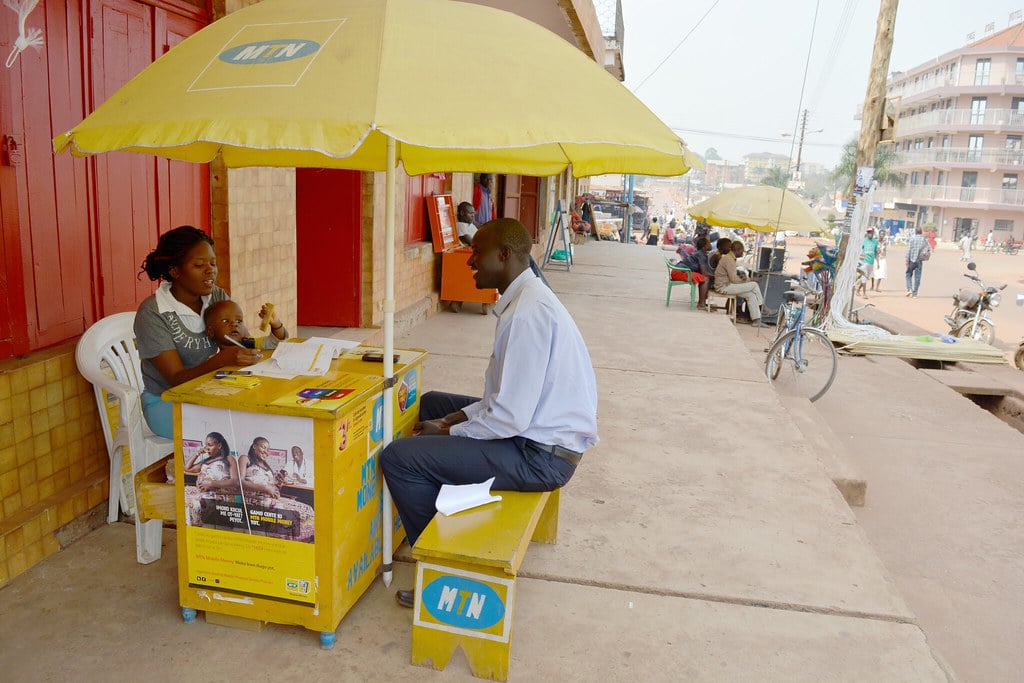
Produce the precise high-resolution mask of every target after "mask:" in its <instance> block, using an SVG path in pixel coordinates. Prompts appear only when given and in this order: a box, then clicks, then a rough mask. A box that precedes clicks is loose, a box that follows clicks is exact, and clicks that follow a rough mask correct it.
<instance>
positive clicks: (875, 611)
mask: <svg viewBox="0 0 1024 683" xmlns="http://www.w3.org/2000/svg"><path fill="white" fill-rule="evenodd" d="M576 259H577V261H576V265H575V266H574V268H573V270H572V272H571V273H566V272H564V271H561V272H559V271H557V270H555V269H554V268H551V269H549V270H548V271H546V274H547V276H548V278H549V280H550V281H551V284H552V286H553V287H554V288H555V290H556V291H558V292H559V294H560V296H561V298H562V300H563V301H564V302H565V304H566V306H567V307H568V308H569V310H570V311H571V312H572V313H573V315H574V316H575V317H576V319H577V322H578V324H579V326H580V329H581V330H582V332H583V335H584V337H585V338H586V340H587V342H588V345H589V348H590V351H591V355H592V357H593V360H594V365H595V369H596V371H597V379H598V387H599V392H600V408H599V417H600V422H599V425H600V434H601V443H600V444H599V445H598V446H597V447H595V448H593V449H591V450H590V451H588V452H587V454H586V457H585V458H584V462H583V464H582V465H581V466H580V469H579V470H578V472H577V474H576V476H575V477H574V479H573V480H572V481H571V482H570V484H569V486H568V487H567V488H566V490H565V491H564V493H563V496H562V507H561V510H562V512H561V525H560V531H559V542H558V544H557V545H554V546H542V545H534V546H532V547H531V549H530V551H529V553H528V555H527V557H526V560H525V562H524V565H523V570H522V573H521V576H523V577H525V578H524V579H522V580H521V581H520V589H519V595H518V599H517V605H516V627H515V632H514V634H513V639H512V667H511V674H510V680H513V681H517V680H518V681H540V680H570V681H577V680H596V679H603V680H616V681H617V680H641V681H662V680H663V681H679V680H698V679H699V680H713V681H749V680H773V681H774V680H778V681H794V680H800V681H863V680H885V681H943V680H947V679H948V678H951V677H952V674H951V673H947V672H946V671H945V670H944V669H943V667H942V666H941V665H940V663H939V660H938V658H937V656H936V655H935V654H934V653H933V652H932V650H931V649H930V647H929V645H928V642H927V641H926V638H925V635H924V633H923V632H922V630H921V629H920V628H919V627H918V625H917V624H916V623H915V619H914V616H913V614H912V613H911V612H910V609H909V608H908V606H907V604H906V602H905V601H904V599H903V598H902V597H901V595H900V594H899V593H898V591H897V588H896V585H895V584H894V582H893V579H892V577H891V576H890V575H889V574H888V572H887V570H886V568H885V567H884V566H883V564H882V562H881V561H880V559H879V557H878V555H877V554H876V553H875V551H874V549H873V548H872V547H871V545H870V543H869V542H868V540H867V538H866V536H865V533H864V530H863V528H862V527H861V525H860V524H858V522H857V519H856V518H855V516H854V514H853V513H852V512H851V510H850V508H849V507H848V506H847V505H846V504H845V502H844V501H843V500H842V498H841V497H840V495H839V493H838V492H837V491H836V489H835V488H834V486H833V485H832V483H831V481H830V480H829V478H828V476H827V475H826V473H825V472H824V470H823V469H822V467H821V465H820V463H819V460H818V458H817V457H816V455H815V453H814V447H813V445H811V444H809V443H808V442H807V441H806V439H805V438H804V436H803V435H802V433H801V432H800V430H799V429H797V428H795V427H794V426H793V425H792V424H791V422H790V419H789V417H788V415H787V413H786V411H785V410H784V408H783V407H782V404H781V403H780V402H779V400H778V398H777V397H776V395H775V393H774V390H773V389H772V387H771V386H770V385H768V384H767V382H766V381H765V380H764V378H763V375H762V372H761V368H760V364H759V363H758V361H757V360H756V359H755V357H754V356H753V355H751V354H750V353H749V352H748V350H747V348H746V346H745V344H744V341H743V340H742V339H741V337H740V335H739V334H738V333H737V330H736V328H734V327H733V325H732V324H731V323H730V322H729V321H728V318H727V317H726V316H725V315H722V314H718V315H708V314H706V313H703V312H699V311H690V310H689V308H688V307H687V305H686V304H685V303H684V301H685V300H686V294H687V292H686V291H684V290H683V288H677V289H676V290H675V292H674V294H675V297H676V300H675V301H674V302H673V303H672V306H671V307H669V308H666V307H665V305H664V292H665V277H666V276H665V268H664V264H663V261H662V254H661V252H660V250H655V249H651V248H644V247H637V246H624V245H620V244H616V243H590V244H586V245H583V246H580V247H577V249H576ZM471 309H472V306H471V305H467V306H466V309H465V310H464V311H463V312H462V313H461V314H453V313H447V312H445V313H439V314H438V315H436V316H433V317H432V318H430V319H428V320H427V321H426V322H424V323H423V324H421V325H418V326H416V327H415V328H414V329H413V330H412V331H411V332H410V333H409V334H407V335H405V336H403V337H402V338H400V339H399V340H398V346H402V347H413V348H424V349H428V350H429V351H430V353H431V355H430V357H429V358H428V359H427V361H426V363H425V366H424V385H425V386H424V388H425V389H432V388H438V389H445V390H450V391H456V392H464V393H479V392H480V390H481V388H482V377H483V372H484V368H485V367H486V364H487V357H488V355H489V352H490V344H491V340H492V335H493V330H494V319H493V317H491V316H481V315H479V314H475V313H474V312H472V310H471ZM868 495H869V497H870V495H871V494H870V489H869V494H868ZM133 542H134V536H133V533H132V530H131V528H130V527H129V526H128V525H124V524H116V525H112V526H108V527H104V528H102V529H100V530H98V531H97V532H94V533H92V534H90V535H89V536H88V537H86V538H85V539H83V540H81V541H79V542H78V543H76V544H74V545H73V546H71V547H70V548H68V549H66V550H65V551H63V552H61V553H58V554H56V555H54V556H52V557H50V558H48V559H46V560H45V561H43V562H42V563H41V564H40V565H38V566H37V567H35V568H33V569H32V570H30V571H28V572H26V573H25V574H23V575H22V576H20V577H18V578H17V579H16V580H14V581H13V582H12V583H11V584H10V585H9V586H8V587H7V588H6V589H4V590H3V591H0V613H2V614H3V615H4V618H3V619H2V623H0V642H2V643H4V646H3V647H2V648H0V671H3V672H4V678H7V679H9V680H97V679H100V678H103V679H105V680H138V679H139V678H141V677H145V678H146V679H147V680H177V679H181V678H184V677H186V676H195V675H196V674H197V672H198V673H199V675H201V676H202V677H203V678H206V679H220V678H231V679H238V678H244V679H248V680H274V681H282V680H284V681H289V680H296V681H299V680H302V681H308V680H326V679H327V678H328V677H330V678H333V679H340V680H371V681H373V680H384V679H391V680H410V681H412V680H417V681H419V680H424V679H426V678H430V679H431V680H438V681H442V680H444V681H448V680H451V681H462V680H471V677H470V676H469V673H468V667H467V665H466V663H465V661H464V659H462V658H461V655H456V657H455V658H454V659H453V660H452V662H451V663H450V664H449V666H448V669H447V670H446V671H445V672H440V673H435V672H431V671H430V670H426V669H420V668H416V667H412V666H410V665H409V664H408V660H409V642H410V629H411V612H410V611H408V610H403V609H401V608H399V607H397V606H396V605H395V604H394V602H393V600H392V599H391V597H390V595H389V593H390V592H392V591H393V590H394V589H395V588H398V587H406V586H409V585H411V583H412V565H410V564H404V563H400V564H399V565H398V569H397V572H396V582H395V585H393V586H392V587H391V589H389V590H386V589H384V587H383V585H382V584H381V582H380V581H378V582H376V583H375V584H374V586H373V587H372V588H371V590H370V591H369V592H368V593H367V594H366V595H365V596H364V598H363V599H362V600H361V601H360V603H359V604H358V605H357V606H356V607H355V608H354V609H353V611H352V612H351V613H350V614H349V615H348V616H347V617H346V619H345V620H344V621H343V622H342V624H341V627H340V628H339V631H338V642H337V645H336V646H335V648H334V649H333V650H331V651H321V650H320V649H319V648H318V647H317V642H318V638H317V635H316V634H314V633H311V632H307V631H304V630H303V629H301V628H298V627H289V626H271V627H269V628H268V629H267V630H265V631H263V632H261V633H250V632H244V631H234V630H229V629H225V628H222V627H217V626H213V625H210V624H206V623H204V622H202V621H201V620H200V621H199V622H197V623H195V624H190V625H185V624H183V623H182V622H181V619H180V613H179V610H178V609H177V600H176V585H175V579H174V576H175V571H176V570H175V564H174V562H175V552H174V543H173V532H171V531H168V532H165V538H164V559H162V560H161V561H160V562H158V563H156V564H155V565H150V566H141V565H137V564H135V563H134V550H133V547H132V546H133Z"/></svg>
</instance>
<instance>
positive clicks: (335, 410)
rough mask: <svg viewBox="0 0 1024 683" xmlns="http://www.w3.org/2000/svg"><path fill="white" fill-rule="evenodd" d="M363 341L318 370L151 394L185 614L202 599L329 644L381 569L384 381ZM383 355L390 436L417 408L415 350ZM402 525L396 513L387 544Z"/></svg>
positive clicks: (222, 610)
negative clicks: (387, 365)
mask: <svg viewBox="0 0 1024 683" xmlns="http://www.w3.org/2000/svg"><path fill="white" fill-rule="evenodd" d="M368 351H378V352H379V351H380V349H368V348H365V347H360V348H357V349H353V350H351V351H348V352H346V353H345V354H343V355H342V356H340V357H339V358H337V359H335V360H334V361H333V363H332V364H331V368H330V370H329V371H328V373H327V374H326V375H323V376H320V377H309V376H299V377H295V378H293V379H281V378H268V377H258V378H247V377H244V376H237V377H236V379H234V380H232V379H217V378H216V377H215V376H214V375H213V374H209V375H205V376H203V377H200V378H197V379H195V380H192V381H191V382H186V383H185V384H181V385H179V386H177V387H174V388H172V389H170V390H168V391H166V392H164V394H163V398H164V400H167V401H170V402H171V403H173V404H174V475H175V476H174V481H175V484H174V493H175V501H176V518H177V524H178V534H177V538H178V595H179V601H180V603H181V608H182V609H181V611H182V617H183V618H184V620H185V621H186V622H190V621H193V620H194V619H195V616H196V610H204V611H206V613H207V618H208V619H210V617H211V615H213V616H215V617H216V618H215V619H213V620H219V621H221V622H222V623H224V622H226V621H231V620H235V621H237V622H238V623H240V624H249V623H251V624H258V623H260V622H264V621H269V622H273V623H277V624H297V625H299V626H303V627H305V628H308V629H311V630H314V631H319V632H320V643H321V646H322V647H325V648H330V647H331V646H333V645H334V639H335V631H336V630H337V628H338V625H339V624H340V623H341V619H342V618H343V617H344V616H345V614H346V613H347V612H348V610H349V609H351V607H352V605H354V604H355V602H356V601H357V600H358V599H359V597H360V596H361V595H362V594H363V592H364V591H365V590H366V589H367V588H368V587H369V585H370V584H371V583H372V582H373V579H374V578H375V576H376V575H377V572H378V570H379V569H380V566H381V550H382V543H383V541H382V539H383V533H382V529H381V526H380V525H381V520H382V518H383V517H382V514H381V512H382V495H381V490H382V481H383V480H382V477H381V474H380V466H379V464H378V455H379V453H380V450H381V447H382V443H383V437H384V429H383V414H384V413H383V405H384V397H383V387H384V379H383V375H382V373H383V365H382V364H381V363H379V362H366V361H363V360H362V354H363V353H365V352H368ZM396 355H397V356H398V360H397V362H396V363H395V377H396V384H395V390H394V398H395V400H394V421H393V424H394V430H395V438H399V437H400V436H402V435H408V434H409V433H410V432H411V431H412V428H413V425H414V424H415V422H416V420H417V416H418V414H419V401H420V393H421V392H420V386H421V383H422V362H423V359H424V358H425V357H426V352H424V351H418V350H402V349H396ZM253 380H256V381H258V382H259V384H258V385H257V386H250V384H251V383H252V381H253ZM243 491H244V495H243ZM403 536H404V534H403V533H401V526H400V521H399V518H398V514H397V513H396V514H395V515H394V535H393V539H394V547H395V548H397V547H398V545H399V544H400V543H401V541H402V539H403ZM246 620H248V621H246Z"/></svg>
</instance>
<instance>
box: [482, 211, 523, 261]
mask: <svg viewBox="0 0 1024 683" xmlns="http://www.w3.org/2000/svg"><path fill="white" fill-rule="evenodd" d="M480 230H487V231H488V232H489V233H492V234H493V235H494V241H495V243H496V244H497V245H498V247H508V248H509V249H511V250H512V252H513V253H516V254H520V255H522V256H529V255H530V250H531V248H532V247H533V238H532V237H530V231H529V230H527V229H526V226H525V225H523V224H522V223H520V222H519V221H517V220H516V219H515V218H495V219H494V220H493V221H488V222H487V223H484V224H483V225H481V226H480Z"/></svg>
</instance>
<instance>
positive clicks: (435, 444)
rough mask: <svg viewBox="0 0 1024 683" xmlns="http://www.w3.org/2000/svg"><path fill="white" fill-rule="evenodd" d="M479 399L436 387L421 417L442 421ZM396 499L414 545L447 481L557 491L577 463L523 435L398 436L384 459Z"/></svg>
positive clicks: (384, 469) (423, 402)
mask: <svg viewBox="0 0 1024 683" xmlns="http://www.w3.org/2000/svg"><path fill="white" fill-rule="evenodd" d="M478 400H479V399H477V398H473V397H472V396H460V395H458V394H446V393H444V392H440V391H430V392H427V393H426V394H424V395H423V397H422V398H421V399H420V419H421V420H436V419H438V418H442V417H444V416H445V415H448V414H450V413H454V412H456V411H458V410H462V409H463V408H465V407H466V406H468V405H469V404H470V403H475V402H476V401H478ZM380 468H381V471H382V472H383V473H384V479H385V480H386V481H387V484H388V489H389V490H390V491H391V497H392V498H393V499H394V501H395V506H396V507H397V508H398V514H399V515H400V516H401V518H402V524H403V526H405V534H406V536H407V537H408V539H409V544H410V545H414V544H415V543H416V539H417V538H419V536H420V534H421V533H422V532H423V530H424V529H425V528H426V527H427V524H429V523H430V520H431V519H433V517H434V512H435V511H436V508H435V507H434V503H435V501H436V500H437V493H438V491H440V490H441V485H442V484H479V483H480V482H483V481H487V480H488V479H490V478H491V477H494V484H493V485H492V487H491V488H492V490H496V491H552V490H554V489H557V488H559V487H560V486H563V485H564V484H565V483H566V482H567V481H569V478H570V477H571V476H572V475H573V472H575V471H576V466H575V465H573V464H571V463H568V462H566V461H564V460H562V459H560V458H556V457H555V456H553V455H552V454H551V452H550V448H548V449H547V450H545V446H544V445H543V444H535V443H534V442H532V441H530V440H528V439H524V438H523V437H520V436H517V437H513V438H510V439H492V440H486V441H485V440H482V439H470V438H467V437H463V436H413V437H408V438H404V439H396V440H395V441H392V442H391V444H390V445H389V446H388V447H387V448H385V449H384V452H383V453H382V454H381V457H380Z"/></svg>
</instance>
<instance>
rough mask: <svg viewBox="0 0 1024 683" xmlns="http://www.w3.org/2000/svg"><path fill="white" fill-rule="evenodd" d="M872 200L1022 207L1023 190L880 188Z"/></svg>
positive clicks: (946, 186) (948, 187) (926, 187)
mask: <svg viewBox="0 0 1024 683" xmlns="http://www.w3.org/2000/svg"><path fill="white" fill-rule="evenodd" d="M874 200H875V201H876V202H887V203H891V202H898V203H900V204H920V203H922V202H929V201H934V202H960V203H964V204H1005V205H1010V206H1024V190H1004V189H1003V188H1001V187H957V186H955V185H907V186H906V187H902V188H895V187H880V188H879V189H878V190H877V191H876V193H875V198H874Z"/></svg>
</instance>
